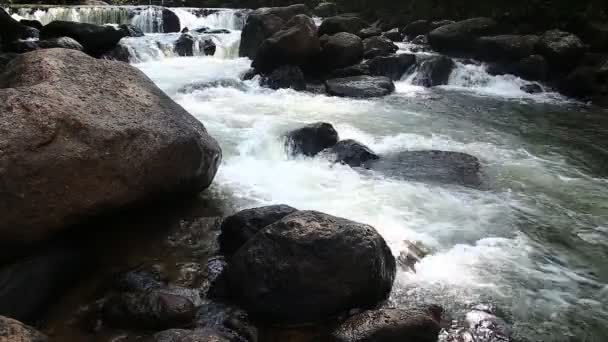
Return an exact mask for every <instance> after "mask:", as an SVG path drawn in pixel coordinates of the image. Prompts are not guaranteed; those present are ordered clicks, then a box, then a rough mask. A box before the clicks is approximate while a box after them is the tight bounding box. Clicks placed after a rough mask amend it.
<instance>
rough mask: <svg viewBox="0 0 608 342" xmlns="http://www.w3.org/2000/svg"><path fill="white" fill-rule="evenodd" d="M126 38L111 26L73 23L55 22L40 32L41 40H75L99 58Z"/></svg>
mask: <svg viewBox="0 0 608 342" xmlns="http://www.w3.org/2000/svg"><path fill="white" fill-rule="evenodd" d="M124 36H125V32H124V31H122V30H117V29H116V28H114V27H111V26H100V25H95V24H87V23H77V22H72V21H53V22H51V23H49V24H47V25H46V26H44V28H43V29H42V31H40V38H41V39H50V38H59V37H70V38H73V39H74V40H76V41H77V42H79V43H80V44H81V45H82V47H83V48H84V52H86V53H88V54H89V55H91V56H93V57H99V56H101V55H102V54H103V53H105V52H107V51H110V50H112V49H113V48H114V47H116V45H118V42H119V41H120V40H121V39H122V38H123V37H124Z"/></svg>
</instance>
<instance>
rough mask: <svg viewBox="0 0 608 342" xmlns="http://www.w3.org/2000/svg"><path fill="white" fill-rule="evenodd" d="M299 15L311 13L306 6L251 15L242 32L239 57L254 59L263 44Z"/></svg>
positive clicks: (265, 9)
mask: <svg viewBox="0 0 608 342" xmlns="http://www.w3.org/2000/svg"><path fill="white" fill-rule="evenodd" d="M298 14H305V15H310V14H311V13H310V9H309V8H308V7H306V6H305V5H291V6H287V7H271V8H259V9H257V10H255V11H253V12H251V13H249V15H248V16H247V22H246V23H245V26H244V27H243V30H242V32H241V42H240V47H239V56H241V57H249V58H250V59H254V58H255V56H256V54H257V53H258V49H259V47H260V45H262V42H263V41H264V40H265V39H266V38H269V37H271V36H272V35H273V34H275V33H277V32H278V31H279V30H281V28H282V27H283V25H284V24H285V23H286V22H287V21H289V20H290V19H291V18H293V17H294V16H296V15H298Z"/></svg>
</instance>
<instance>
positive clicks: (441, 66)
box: [412, 56, 456, 88]
mask: <svg viewBox="0 0 608 342" xmlns="http://www.w3.org/2000/svg"><path fill="white" fill-rule="evenodd" d="M455 67H456V63H454V61H453V60H452V59H451V58H449V57H446V56H433V57H430V58H426V59H423V60H421V61H420V62H419V66H418V72H417V74H416V76H415V77H414V80H413V81H412V83H413V84H415V85H421V86H423V87H427V88H428V87H434V86H438V85H443V84H447V83H448V80H449V79H450V74H451V73H452V70H454V68H455Z"/></svg>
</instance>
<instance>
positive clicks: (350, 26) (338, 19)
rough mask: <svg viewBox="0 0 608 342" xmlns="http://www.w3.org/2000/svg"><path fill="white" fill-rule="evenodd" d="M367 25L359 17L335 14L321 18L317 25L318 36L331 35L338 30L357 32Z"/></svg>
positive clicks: (338, 31)
mask: <svg viewBox="0 0 608 342" xmlns="http://www.w3.org/2000/svg"><path fill="white" fill-rule="evenodd" d="M368 26H369V25H368V24H367V23H366V22H365V21H363V19H361V18H359V17H350V16H348V17H347V16H335V17H331V18H327V19H325V20H323V22H322V23H321V26H319V36H322V35H325V34H327V35H330V36H331V35H333V34H336V33H340V32H348V33H352V34H358V33H359V32H360V31H361V30H362V29H364V28H366V27H368Z"/></svg>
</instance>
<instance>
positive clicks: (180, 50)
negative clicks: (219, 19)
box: [175, 33, 196, 56]
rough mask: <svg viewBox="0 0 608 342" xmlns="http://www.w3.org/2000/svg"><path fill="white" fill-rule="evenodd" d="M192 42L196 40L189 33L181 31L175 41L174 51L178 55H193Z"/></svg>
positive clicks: (194, 42)
mask: <svg viewBox="0 0 608 342" xmlns="http://www.w3.org/2000/svg"><path fill="white" fill-rule="evenodd" d="M194 44H196V40H195V39H194V37H193V36H192V35H191V34H189V33H182V35H181V36H179V38H178V39H177V40H176V41H175V52H177V54H178V55H179V56H194Z"/></svg>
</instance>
